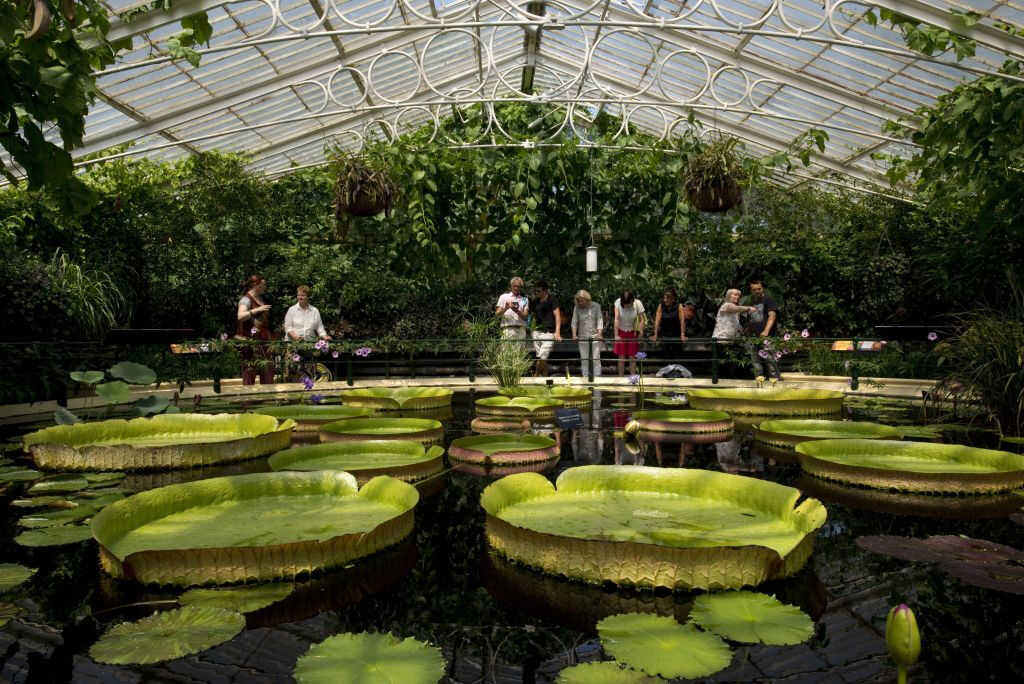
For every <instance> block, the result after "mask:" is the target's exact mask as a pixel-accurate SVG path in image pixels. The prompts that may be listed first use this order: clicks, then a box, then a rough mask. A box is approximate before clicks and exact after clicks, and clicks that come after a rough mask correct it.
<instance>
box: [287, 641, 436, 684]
mask: <svg viewBox="0 0 1024 684" xmlns="http://www.w3.org/2000/svg"><path fill="white" fill-rule="evenodd" d="M293 675H294V677H295V681H297V682H299V684H306V683H310V684H319V683H320V682H323V683H324V684H337V683H338V682H345V683H346V684H396V683H398V682H400V683H401V684H437V682H438V681H440V680H441V678H442V677H443V676H444V656H443V655H442V654H441V649H439V648H436V647H434V646H431V645H430V644H425V643H423V642H422V641H417V640H416V639H413V638H412V637H409V638H408V639H399V638H398V637H396V636H392V635H390V634H373V633H369V632H363V633H362V634H337V635H335V636H332V637H328V638H327V639H324V640H323V641H321V642H320V643H319V644H313V646H311V647H310V649H309V650H308V651H306V653H305V655H302V656H300V657H299V660H298V662H297V663H295V672H294V673H293Z"/></svg>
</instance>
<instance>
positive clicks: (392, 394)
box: [339, 387, 454, 411]
mask: <svg viewBox="0 0 1024 684" xmlns="http://www.w3.org/2000/svg"><path fill="white" fill-rule="evenodd" d="M452 394H454V392H453V391H452V390H450V389H445V388H443V387H369V388H366V389H354V390H348V391H346V392H342V393H341V394H340V395H339V396H340V398H341V402H342V403H343V404H345V405H346V406H356V407H362V408H372V409H379V410H381V411H398V410H400V409H402V410H416V409H433V408H441V407H442V406H451V403H452Z"/></svg>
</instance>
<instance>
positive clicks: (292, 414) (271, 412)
mask: <svg viewBox="0 0 1024 684" xmlns="http://www.w3.org/2000/svg"><path fill="white" fill-rule="evenodd" d="M314 396H315V395H314ZM374 412H375V410H374V409H372V408H357V407H355V406H336V405H335V406H326V405H320V404H317V403H316V402H314V403H313V404H286V405H282V406H261V407H260V408H256V409H253V410H252V413H256V414H258V415H261V416H272V417H274V418H277V419H278V420H282V421H283V420H293V421H295V431H296V432H305V431H309V430H319V429H320V427H321V426H322V425H325V424H327V423H333V422H334V421H336V420H341V419H342V418H362V417H366V416H372V415H373V414H374Z"/></svg>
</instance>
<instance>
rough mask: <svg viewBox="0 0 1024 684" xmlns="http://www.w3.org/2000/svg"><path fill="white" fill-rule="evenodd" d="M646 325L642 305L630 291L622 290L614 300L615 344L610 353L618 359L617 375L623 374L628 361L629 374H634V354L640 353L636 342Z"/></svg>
mask: <svg viewBox="0 0 1024 684" xmlns="http://www.w3.org/2000/svg"><path fill="white" fill-rule="evenodd" d="M646 325H647V318H646V314H645V313H644V305H643V304H642V303H641V302H640V300H639V299H637V298H636V297H634V296H633V292H632V291H631V290H623V291H622V295H621V296H620V297H619V298H618V299H616V300H615V344H614V345H612V351H614V352H615V355H616V356H618V357H619V375H623V374H624V369H625V361H626V359H627V358H628V359H629V374H630V375H633V374H635V373H636V353H637V352H638V351H640V344H639V342H637V340H638V339H640V336H641V335H642V334H643V331H644V327H646Z"/></svg>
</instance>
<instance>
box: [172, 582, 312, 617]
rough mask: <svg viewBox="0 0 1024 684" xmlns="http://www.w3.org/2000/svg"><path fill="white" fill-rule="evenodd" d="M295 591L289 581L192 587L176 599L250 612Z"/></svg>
mask: <svg viewBox="0 0 1024 684" xmlns="http://www.w3.org/2000/svg"><path fill="white" fill-rule="evenodd" d="M293 591H295V585H294V584H293V583H291V582H274V583H272V584H258V585H256V586H253V587H227V588H225V589H192V590H190V591H186V592H185V593H184V594H182V595H181V597H180V598H179V599H178V602H179V603H181V605H183V606H203V607H210V608H222V609H224V610H233V611H235V612H236V613H251V612H253V611H256V610H259V609H260V608H266V607H267V606H269V605H271V604H273V603H277V602H278V601H280V600H282V599H285V598H287V597H288V595H289V594H291V593H292V592H293Z"/></svg>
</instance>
